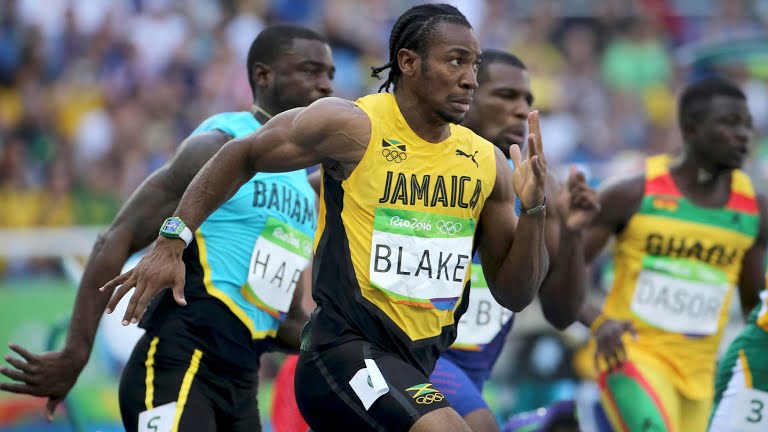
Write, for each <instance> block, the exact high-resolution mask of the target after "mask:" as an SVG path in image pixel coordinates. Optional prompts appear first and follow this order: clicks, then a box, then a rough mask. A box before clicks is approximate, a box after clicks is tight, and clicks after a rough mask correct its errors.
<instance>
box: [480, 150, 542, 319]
mask: <svg viewBox="0 0 768 432" xmlns="http://www.w3.org/2000/svg"><path fill="white" fill-rule="evenodd" d="M495 151H496V184H495V185H494V187H493V191H492V192H491V195H490V196H489V197H488V200H487V201H486V203H485V206H484V207H483V211H482V214H481V215H480V223H479V229H480V237H479V243H478V253H479V254H480V261H481V263H482V266H483V273H484V274H485V278H486V280H487V281H488V286H489V288H490V289H491V293H492V294H493V297H494V298H495V299H496V301H497V302H499V304H500V305H502V306H504V307H506V308H507V309H510V310H512V311H514V312H519V311H521V310H523V309H524V308H525V307H526V306H528V305H529V304H530V303H531V301H533V297H534V296H535V295H536V293H537V291H538V289H539V286H540V285H541V282H542V280H543V279H544V276H545V275H546V273H547V268H548V264H549V256H548V255H547V248H546V245H545V241H544V220H545V214H546V210H544V211H542V212H540V213H538V214H536V215H532V216H531V215H526V214H524V215H523V216H521V217H520V220H519V221H518V219H517V216H516V215H515V192H514V190H513V187H512V172H511V171H510V169H509V165H508V163H507V160H506V158H505V157H504V155H503V154H502V153H501V151H500V150H498V149H495Z"/></svg>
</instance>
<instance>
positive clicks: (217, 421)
mask: <svg viewBox="0 0 768 432" xmlns="http://www.w3.org/2000/svg"><path fill="white" fill-rule="evenodd" d="M184 340H185V339H184V338H183V334H181V333H176V334H175V335H173V336H171V335H169V336H167V337H164V336H162V335H161V336H153V335H151V334H145V335H144V336H143V337H142V338H141V339H140V340H139V342H138V343H137V344H136V347H135V348H134V350H133V353H132V354H131V357H130V360H129V361H128V363H127V364H126V366H125V369H123V375H122V378H121V380H120V390H119V399H120V413H121V415H122V418H123V426H125V430H126V431H128V432H134V431H161V430H178V431H180V432H192V431H194V432H215V431H224V430H226V431H257V432H258V431H261V423H260V420H259V410H258V405H257V402H256V392H257V383H258V381H257V379H256V375H255V374H251V375H247V376H245V375H242V374H241V375H240V376H233V375H231V374H229V373H228V371H227V370H226V369H222V368H221V366H220V365H217V364H215V363H213V362H211V361H210V358H208V357H206V355H205V354H204V352H203V351H202V349H199V348H196V347H194V346H189V344H187V343H184V342H183V341H184ZM255 361H258V360H255ZM174 425H176V426H177V427H178V429H175V428H174Z"/></svg>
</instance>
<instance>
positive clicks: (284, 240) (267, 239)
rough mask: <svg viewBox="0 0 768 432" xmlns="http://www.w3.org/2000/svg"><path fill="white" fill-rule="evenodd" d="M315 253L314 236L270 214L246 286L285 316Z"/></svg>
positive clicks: (274, 312)
mask: <svg viewBox="0 0 768 432" xmlns="http://www.w3.org/2000/svg"><path fill="white" fill-rule="evenodd" d="M311 257H312V238H311V237H309V236H307V235H306V234H304V233H302V232H301V231H299V230H297V229H296V228H293V227H291V226H290V225H288V224H286V223H284V222H280V221H279V220H277V219H275V218H273V217H269V218H268V219H267V222H266V224H265V225H264V229H262V230H261V235H260V236H259V238H258V239H257V240H256V245H255V246H254V247H253V254H251V263H250V266H249V268H248V282H247V283H246V289H247V290H248V291H249V292H250V294H251V295H252V296H253V297H254V298H255V300H256V301H255V302H254V303H255V304H256V306H258V307H259V308H261V309H263V310H265V311H267V312H268V313H270V315H272V316H275V317H280V318H281V319H282V317H284V316H285V314H286V313H287V312H288V309H289V308H290V306H291V299H293V293H294V292H295V291H296V285H297V283H298V281H299V276H300V275H301V272H302V271H304V269H306V268H307V265H308V264H309V260H310V258H311Z"/></svg>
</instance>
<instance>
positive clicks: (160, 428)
mask: <svg viewBox="0 0 768 432" xmlns="http://www.w3.org/2000/svg"><path fill="white" fill-rule="evenodd" d="M175 415H176V402H171V403H167V404H165V405H160V406H159V407H155V408H152V409H151V410H147V411H144V412H141V413H139V432H170V431H171V428H172V427H173V419H174V417H175Z"/></svg>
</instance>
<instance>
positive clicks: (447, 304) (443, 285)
mask: <svg viewBox="0 0 768 432" xmlns="http://www.w3.org/2000/svg"><path fill="white" fill-rule="evenodd" d="M474 234H475V221H474V219H468V218H460V217H455V216H446V215H440V214H435V213H426V212H418V211H411V210H400V209H389V208H377V209H376V213H375V216H374V223H373V236H372V242H371V261H370V268H369V270H370V273H369V274H370V280H371V285H372V286H373V287H375V288H378V289H380V290H382V291H383V292H384V293H386V294H387V296H388V297H389V298H390V299H392V301H394V302H396V303H403V304H409V305H412V306H421V307H426V308H435V309H440V310H452V309H453V308H454V306H455V305H456V302H457V301H458V299H459V297H461V293H462V291H463V290H464V284H465V281H466V278H467V270H468V269H469V267H470V262H471V259H472V240H473V236H474Z"/></svg>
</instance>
